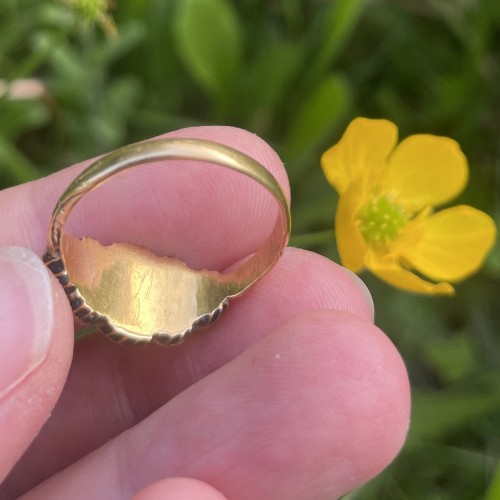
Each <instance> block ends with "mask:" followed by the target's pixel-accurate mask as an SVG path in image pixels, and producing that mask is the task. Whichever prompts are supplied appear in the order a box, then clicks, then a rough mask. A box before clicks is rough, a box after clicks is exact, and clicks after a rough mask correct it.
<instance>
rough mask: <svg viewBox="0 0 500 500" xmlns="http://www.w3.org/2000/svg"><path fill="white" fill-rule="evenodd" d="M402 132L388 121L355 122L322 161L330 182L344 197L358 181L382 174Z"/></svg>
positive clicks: (365, 120) (361, 120)
mask: <svg viewBox="0 0 500 500" xmlns="http://www.w3.org/2000/svg"><path fill="white" fill-rule="evenodd" d="M397 140H398V129H397V127H396V125H394V123H392V122H390V121H388V120H371V119H368V118H355V119H354V120H353V121H352V122H351V123H350V124H349V126H348V127H347V130H346V131H345V132H344V135H343V136H342V139H340V141H339V142H338V143H337V144H336V145H335V146H333V147H332V148H330V149H329V150H328V151H326V152H325V153H324V154H323V156H322V157H321V166H322V167H323V172H324V174H325V176H326V178H327V180H328V182H329V183H330V184H331V185H332V186H333V187H334V188H335V189H336V190H337V191H338V192H339V194H342V193H343V192H344V191H345V190H346V189H347V187H348V186H349V185H350V184H351V183H352V182H354V181H357V180H359V178H360V176H363V177H364V178H365V179H366V180H367V181H368V177H371V176H373V174H374V173H378V172H379V171H380V170H381V169H382V168H383V167H384V165H385V162H386V160H387V158H388V156H389V154H390V153H391V151H392V150H393V149H394V147H395V146H396V143H397Z"/></svg>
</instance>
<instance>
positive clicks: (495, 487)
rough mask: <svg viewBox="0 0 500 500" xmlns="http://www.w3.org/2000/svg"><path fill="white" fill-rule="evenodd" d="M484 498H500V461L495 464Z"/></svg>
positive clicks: (494, 499)
mask: <svg viewBox="0 0 500 500" xmlns="http://www.w3.org/2000/svg"><path fill="white" fill-rule="evenodd" d="M484 498H485V500H498V499H499V498H500V463H498V464H497V466H496V468H495V472H494V474H493V478H492V480H491V483H490V486H489V487H488V491H487V492H486V495H485V497H484Z"/></svg>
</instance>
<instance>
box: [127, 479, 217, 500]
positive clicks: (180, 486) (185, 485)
mask: <svg viewBox="0 0 500 500" xmlns="http://www.w3.org/2000/svg"><path fill="white" fill-rule="evenodd" d="M195 499H196V500H225V499H226V497H225V496H224V495H223V494H222V493H221V492H220V491H218V490H216V489H215V488H213V487H212V486H210V485H209V484H207V483H205V482H203V481H199V480H198V479H192V478H187V477H171V478H167V479H162V480H160V481H157V482H155V483H153V484H150V485H149V486H147V487H146V488H144V489H143V490H141V491H140V492H139V493H137V494H136V495H135V496H134V497H133V500H195Z"/></svg>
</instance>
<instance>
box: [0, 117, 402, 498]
mask: <svg viewBox="0 0 500 500" xmlns="http://www.w3.org/2000/svg"><path fill="white" fill-rule="evenodd" d="M172 135H175V136H177V137H180V136H183V137H193V138H208V139H212V140H216V141H217V142H221V143H224V144H227V145H229V146H231V147H234V148H236V149H239V150H241V151H243V152H246V153H247V154H249V155H251V156H253V157H254V158H256V159H257V160H258V161H260V162H261V163H262V164H263V165H265V166H266V167H267V168H269V169H270V171H271V172H272V173H273V175H274V176H275V177H276V178H277V179H278V180H279V182H280V183H281V184H282V186H283V187H284V189H285V192H286V193H289V189H288V183H287V180H286V173H285V170H284V168H283V166H282V164H281V162H280V161H279V159H278V157H277V156H276V154H275V153H274V152H273V151H272V150H271V149H270V148H269V146H267V145H266V144H265V143H263V142H262V141H261V140H260V139H258V138H257V137H256V136H254V135H252V134H250V133H248V132H245V131H242V130H238V129H232V128H228V127H203V128H195V129H185V130H182V131H178V132H175V133H174V134H172ZM86 164H88V162H87V163H86ZM86 164H80V165H77V166H74V167H71V168H70V169H66V170H64V171H61V172H58V173H57V174H54V175H52V176H50V177H48V178H46V179H41V180H40V181H36V182H34V183H31V184H28V185H25V186H19V187H16V188H12V189H10V190H6V191H4V192H2V193H0V212H1V213H3V214H5V215H6V216H5V220H6V221H8V222H7V223H6V224H2V226H1V227H0V245H1V246H4V245H22V246H25V247H29V248H32V249H33V250H34V251H36V252H37V253H38V254H40V253H41V252H42V251H43V248H44V245H45V231H46V227H47V225H48V220H49V217H50V213H51V210H52V208H53V206H54V205H55V202H56V200H57V198H58V196H59V195H60V193H61V192H62V191H63V189H64V188H65V187H66V185H67V184H68V183H69V182H70V181H71V180H72V179H73V178H74V177H75V176H76V175H77V174H78V172H79V171H81V170H82V168H84V166H85V165H86ZM168 167H169V168H165V166H164V165H148V166H142V167H137V168H136V169H133V170H131V171H128V172H127V173H125V174H123V175H122V176H117V177H116V178H113V182H110V183H108V184H106V185H104V186H102V187H101V188H99V189H97V190H95V191H94V192H92V193H90V194H89V195H88V196H86V197H85V198H84V199H83V201H82V203H81V205H79V206H78V207H77V208H76V209H75V211H74V213H73V214H72V217H71V218H70V225H69V230H71V231H72V232H74V234H77V235H89V236H93V237H96V238H98V239H99V240H100V241H101V242H103V243H110V242H112V241H128V242H132V243H136V244H140V245H143V246H146V247H148V248H150V249H152V250H153V251H155V252H157V253H158V254H163V255H172V256H175V257H178V258H181V259H182V260H184V261H185V262H187V263H188V264H189V265H191V266H193V267H196V268H208V269H224V268H225V267H227V266H228V265H231V264H232V263H234V262H235V261H237V260H238V259H240V258H242V257H244V256H246V255H248V254H249V253H251V252H252V251H254V250H255V249H256V248H258V247H259V246H260V245H262V244H263V242H264V241H265V239H266V236H268V235H269V233H270V231H271V230H272V226H273V221H274V215H275V213H276V207H275V203H274V200H273V199H272V197H271V196H269V195H268V193H266V192H265V190H263V189H262V187H261V186H259V185H258V184H256V183H255V182H252V181H249V180H247V179H246V178H244V177H243V176H241V175H239V174H237V173H236V174H234V175H232V174H233V173H231V172H228V171H227V169H223V168H218V167H215V166H206V165H200V164H193V162H180V163H174V162H169V165H168ZM194 186H196V187H194ZM207 206H210V210H207ZM227 207H231V208H230V210H227ZM131 220H133V221H134V224H130V221H131ZM136 221H137V222H136ZM158 228H161V231H159V230H158ZM207 228H210V229H209V230H207ZM53 287H54V294H56V296H57V297H58V298H57V300H55V301H54V307H55V308H56V317H57V318H58V321H57V325H56V328H55V330H56V331H55V332H54V334H53V338H52V344H51V349H50V351H49V355H48V356H47V358H46V359H45V361H44V362H43V363H42V364H41V365H40V366H39V367H38V368H37V369H36V370H35V371H34V372H33V373H32V374H30V375H29V376H28V377H27V378H26V379H25V380H23V382H22V383H21V384H20V385H19V386H17V387H16V388H15V390H14V391H13V392H11V393H10V394H9V395H8V397H7V398H4V399H2V400H0V424H2V425H1V426H0V442H1V443H8V444H9V451H8V453H7V454H4V459H5V465H4V467H5V468H6V469H5V470H7V468H8V467H11V466H13V465H14V463H15V462H16V460H17V458H18V457H19V455H20V454H21V453H22V452H23V451H24V449H25V448H26V446H27V443H28V442H29V441H30V439H33V438H34V436H35V435H36V433H37V431H38V429H39V428H40V427H41V426H42V424H43V422H44V421H45V420H46V419H47V417H48V416H49V413H50V411H51V409H52V406H53V405H54V403H55V401H56V399H57V397H58V396H59V393H60V392H61V389H62V387H63V385H64V384H65V385H64V390H63V391H62V395H61V397H60V399H59V402H58V403H57V405H56V407H55V409H54V411H53V414H52V416H51V418H50V419H49V420H48V422H47V424H46V425H45V426H44V427H43V429H42V430H41V432H40V434H39V435H38V437H36V439H35V440H34V442H33V444H32V446H31V447H30V448H29V449H28V451H27V452H26V453H25V454H24V456H23V457H22V458H21V460H20V461H19V462H18V464H17V465H16V466H15V467H14V469H13V471H12V473H11V474H10V475H9V476H8V477H7V479H6V480H5V482H4V483H3V484H2V485H1V486H0V498H1V499H4V498H14V497H17V496H19V495H20V494H21V493H25V492H28V490H30V489H31V488H34V487H36V486H37V485H39V486H38V487H36V488H35V489H34V490H32V491H31V493H27V497H28V498H29V497H30V496H32V497H33V498H67V497H71V498H90V497H92V498H99V497H105V498H131V497H132V496H134V495H138V496H137V497H136V498H139V499H141V498H145V499H149V498H182V497H180V496H179V497H178V496H175V495H174V496H172V495H173V494H172V493H171V492H172V491H177V490H175V488H185V489H186V491H188V492H189V491H192V492H197V493H196V494H195V493H192V496H190V497H189V496H188V495H187V494H186V498H201V499H203V498H207V499H212V498H214V499H215V498H224V496H225V497H227V498H237V499H240V498H241V499H246V498H249V499H250V498H263V499H265V498H276V497H278V496H281V497H284V498H291V499H295V498H297V499H301V498H304V499H316V498H317V499H322V498H325V499H326V498H329V499H331V498H334V497H336V496H340V495H341V494H342V493H344V492H346V491H348V490H349V489H352V488H353V487H355V486H357V485H360V484H362V483H363V482H365V481H366V480H368V479H369V478H371V477H373V476H374V475H375V474H377V473H378V472H380V471H381V470H382V469H383V468H384V467H385V466H386V465H387V464H388V463H389V462H390V461H391V460H392V459H393V457H394V456H395V455H396V454H397V452H398V450H399V448H400V447H401V445H402V443H403V441H404V438H405V435H406V431H407V426H408V415H409V389H408V381H407V376H406V371H405V368H404V365H403V363H402V361H401V359H400V357H399V355H398V353H397V351H396V350H395V348H394V346H393V345H392V344H391V343H390V341H389V340H388V339H387V337H385V335H384V334H383V333H382V332H380V331H379V330H378V329H377V328H376V327H375V326H373V323H372V320H373V309H372V307H373V306H372V303H371V299H370V298H369V294H368V293H367V290H366V288H364V285H363V284H362V283H361V284H360V282H359V280H358V279H357V278H353V276H352V275H351V273H349V272H348V271H346V270H344V269H343V268H341V267H340V266H338V265H337V264H335V263H333V262H331V261H329V260H327V259H325V258H323V257H320V256H318V255H316V254H314V253H311V252H306V251H303V250H298V249H287V250H286V251H285V253H284V255H283V257H282V259H281V260H280V261H279V263H278V264H277V265H276V266H275V268H273V269H272V270H271V272H269V273H268V274H267V275H266V276H265V277H264V278H263V279H262V280H261V281H260V282H259V283H258V284H257V285H256V286H255V287H253V288H252V289H251V290H250V291H249V292H248V293H247V294H246V295H245V296H244V297H243V298H241V299H239V300H237V301H234V303H232V304H231V306H230V307H229V308H228V310H227V312H226V313H225V314H224V315H223V317H222V318H221V320H220V321H219V322H218V323H217V324H216V325H214V326H213V327H212V328H211V329H210V330H208V331H206V332H201V333H199V334H196V335H193V336H192V337H191V338H189V339H188V340H186V342H185V343H184V344H182V345H180V346H178V347H174V348H170V349H168V348H164V347H161V346H156V345H148V346H139V347H132V348H130V347H128V348H127V347H123V346H119V345H115V344H112V343H111V342H109V341H108V340H106V339H105V338H103V337H102V336H92V337H90V338H87V339H85V340H83V341H79V342H77V344H76V345H75V350H74V356H73V359H71V358H72V345H71V339H72V335H73V328H72V324H71V320H70V311H69V308H68V304H67V302H65V298H64V296H63V295H62V293H61V291H60V289H59V287H58V285H57V283H54V285H53ZM52 352H54V353H55V354H53V355H51V354H50V353H52ZM51 356H53V357H51ZM54 359H56V360H57V361H54ZM70 362H71V363H72V364H71V369H70V372H69V376H68V378H67V380H66V373H67V370H68V366H69V364H70ZM49 386H50V387H51V388H53V390H51V391H50V397H49V396H47V395H46V392H47V387H49ZM0 391H1V388H0ZM35 394H36V395H38V399H39V401H41V402H42V404H40V406H39V407H38V409H37V411H36V412H26V414H23V416H22V419H21V420H20V419H19V414H20V413H19V412H20V410H19V408H20V407H22V406H23V402H24V403H25V402H26V401H28V399H30V398H32V397H33V395H35ZM21 421H22V429H23V432H24V434H22V436H21V437H22V439H21V437H19V439H17V438H16V433H17V432H18V431H17V428H18V427H20V426H21V423H20V422H21ZM7 429H8V430H7ZM3 449H5V448H3ZM68 466H69V467H68ZM169 477H177V478H179V477H184V479H182V480H180V479H179V480H177V479H176V480H173V479H169V480H166V481H165V480H164V479H166V478H169ZM189 478H193V479H189ZM158 481H159V482H158ZM175 481H180V482H181V483H182V484H181V485H180V483H179V482H175ZM152 483H154V485H153V486H149V487H148V485H150V484H152ZM179 485H180V486H179ZM210 485H211V486H210ZM214 487H215V488H216V490H219V492H220V494H219V493H218V492H217V491H216V490H214V489H213V488H214ZM172 488H173V489H172ZM141 490H142V493H140V492H141ZM179 491H181V490H179ZM162 492H163V493H162ZM169 492H170V493H169ZM162 494H164V496H161V495H162ZM89 495H90V496H89ZM141 495H143V496H141ZM148 495H149V496H148ZM155 495H156V496H155ZM216 495H219V496H216Z"/></svg>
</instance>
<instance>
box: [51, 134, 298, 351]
mask: <svg viewBox="0 0 500 500" xmlns="http://www.w3.org/2000/svg"><path fill="white" fill-rule="evenodd" d="M155 160H197V161H201V162H206V163H211V164H215V165H220V166H223V167H227V168H230V169H232V170H236V171H237V172H240V173H242V174H244V175H246V176H248V177H250V178H252V179H253V180H255V181H257V182H258V183H259V184H261V185H262V186H263V187H265V188H266V189H267V190H268V191H269V192H270V193H271V194H272V195H273V197H274V199H275V200H276V201H277V203H278V206H279V211H278V216H277V220H276V223H275V226H274V229H273V231H272V233H271V235H270V236H269V238H268V240H267V241H266V243H265V244H264V245H263V246H262V247H261V248H260V249H259V250H257V251H256V252H254V253H253V254H251V255H249V256H248V257H246V258H245V259H243V261H242V262H241V263H240V264H238V266H237V267H236V268H235V269H231V268H230V270H229V271H227V272H218V271H206V270H202V271H196V270H193V269H191V268H189V267H188V266H187V265H186V264H184V263H183V262H182V261H180V260H178V259H174V258H171V257H158V256H156V255H155V254H153V253H152V252H151V251H149V250H147V249H145V248H142V247H138V246H136V245H132V244H129V243H115V244H113V245H111V246H104V245H101V244H100V243H99V242H97V241H96V240H94V239H92V238H80V239H78V238H76V237H74V236H72V235H70V234H64V231H63V230H64V226H65V224H66V221H67V219H68V217H69V215H70V214H71V211H72V210H73V208H74V207H75V205H76V204H77V203H78V202H79V201H80V200H81V199H82V197H83V196H85V194H87V193H88V192H90V191H91V190H93V189H94V188H96V187H97V186H99V185H100V184H102V183H103V182H105V181H107V180H109V179H110V178H111V177H112V176H113V175H115V174H117V173H119V172H121V171H123V170H126V169H128V168H130V167H134V166H136V165H140V164H144V163H148V162H152V161H155ZM290 229H291V218H290V207H289V204H288V201H287V199H286V196H285V194H284V192H283V190H282V189H281V187H280V185H279V184H278V182H277V181H276V179H275V178H274V177H273V176H272V175H271V174H270V173H269V171H268V170H267V169H266V168H265V167H263V166H262V165H261V164H260V163H258V162H257V161H255V160H254V159H252V158H250V157H249V156H247V155H245V154H243V153H241V152H239V151H236V150H235V149H232V148H229V147H227V146H223V145H221V144H217V143H214V142H211V141H206V140H199V139H158V140H152V141H147V142H142V143H138V144H132V145H129V146H125V147H123V148H120V149H118V150H116V151H113V152H112V153H109V154H107V155H105V156H103V157H101V158H100V159H99V160H97V161H96V162H95V163H93V164H92V165H90V166H89V167H88V168H87V169H86V170H84V171H83V172H82V173H81V174H80V175H79V176H78V177H77V178H76V179H75V180H74V181H73V182H72V183H71V184H70V185H69V186H68V188H67V189H66V191H65V192H64V193H63V194H62V196H61V197H60V198H59V200H58V202H57V204H56V207H55V209H54V212H53V214H52V219H51V222H50V226H49V234H48V243H47V248H46V250H45V253H44V255H43V260H44V262H45V263H46V265H47V267H48V268H49V269H50V270H51V271H52V272H53V273H54V274H55V276H56V277H57V278H58V280H59V282H60V283H61V285H62V286H63V287H64V290H65V292H66V294H67V296H68V299H69V301H70V304H71V308H72V309H73V313H74V316H75V318H76V319H77V320H78V321H79V322H82V323H84V324H85V323H86V324H93V325H95V326H96V327H97V328H98V329H99V330H100V331H101V332H103V333H104V334H105V335H106V336H107V337H108V338H110V339H111V340H114V341H117V342H122V343H137V342H149V341H151V340H155V341H157V342H159V343H161V344H175V343H178V342H180V341H182V340H183V339H184V338H185V337H186V335H188V334H189V333H191V332H192V331H193V330H195V329H198V328H200V327H204V326H207V325H209V324H211V323H213V322H214V321H215V320H216V319H217V318H218V317H219V316H220V314H221V313H222V311H223V310H224V309H225V307H226V306H227V305H228V303H229V300H230V299H233V298H235V297H238V296H240V295H241V294H243V293H244V292H245V291H246V290H247V289H248V288H249V287H251V286H252V285H253V284H254V283H255V282H257V281H258V280H259V279H260V278H262V276H263V275H264V274H266V273H267V271H269V269H271V267H273V265H274V264H275V263H276V261H277V260H278V258H279V257H280V255H281V254H282V252H283V250H284V248H285V246H286V244H287V243H288V238H289V236H290Z"/></svg>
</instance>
